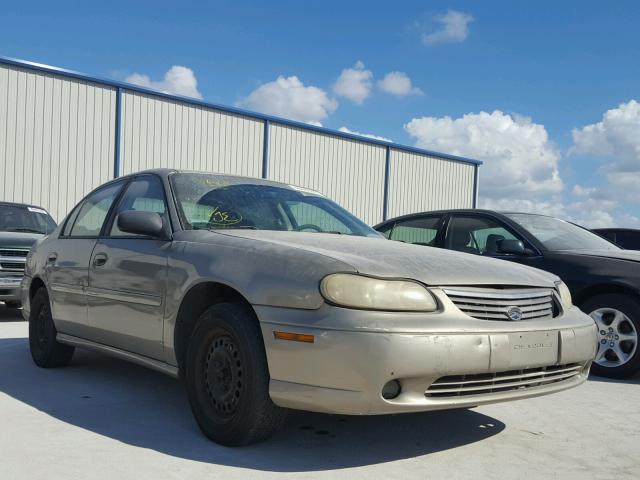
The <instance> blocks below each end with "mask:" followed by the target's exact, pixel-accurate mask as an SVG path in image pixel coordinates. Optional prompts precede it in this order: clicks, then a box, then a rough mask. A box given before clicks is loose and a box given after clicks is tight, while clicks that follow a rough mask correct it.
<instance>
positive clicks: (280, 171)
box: [269, 124, 386, 225]
mask: <svg viewBox="0 0 640 480" xmlns="http://www.w3.org/2000/svg"><path fill="white" fill-rule="evenodd" d="M385 156H386V149H385V148H384V147H382V146H379V145H371V144H367V143H365V142H358V141H356V140H348V139H344V138H337V137H333V136H330V135H323V134H319V133H316V132H309V131H305V130H302V129H299V128H294V127H291V126H287V125H277V124H275V125H271V128H270V134H269V178H270V179H272V180H277V181H279V182H286V183H293V184H295V185H300V186H304V187H308V188H311V189H313V190H317V191H319V192H320V193H322V194H324V195H326V196H327V197H329V198H331V199H332V200H334V201H336V202H337V203H339V204H340V205H342V206H343V207H344V208H346V209H347V210H349V211H350V212H352V213H353V214H355V215H356V216H358V217H359V218H361V219H362V220H364V221H365V222H367V223H369V224H372V225H373V224H375V223H377V222H379V221H381V220H382V205H383V198H384V171H385Z"/></svg>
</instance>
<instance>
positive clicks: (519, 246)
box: [498, 239, 527, 255]
mask: <svg viewBox="0 0 640 480" xmlns="http://www.w3.org/2000/svg"><path fill="white" fill-rule="evenodd" d="M498 253H504V254H507V255H526V254H527V250H526V249H525V248H524V243H522V240H511V239H509V240H507V239H503V240H498Z"/></svg>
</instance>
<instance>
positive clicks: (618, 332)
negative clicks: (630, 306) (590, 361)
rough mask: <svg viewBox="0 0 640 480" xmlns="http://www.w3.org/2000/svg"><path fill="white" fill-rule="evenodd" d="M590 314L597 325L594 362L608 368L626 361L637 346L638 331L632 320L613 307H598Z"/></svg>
mask: <svg viewBox="0 0 640 480" xmlns="http://www.w3.org/2000/svg"><path fill="white" fill-rule="evenodd" d="M590 316H591V318H593V319H594V320H595V321H596V324H597V326H598V353H597V354H596V358H595V362H596V363H597V364H598V365H600V366H602V367H609V368H612V367H619V366H621V365H624V364H625V363H627V362H628V361H629V360H630V359H631V358H632V357H633V355H634V354H635V353H636V349H637V348H638V331H637V330H636V327H635V325H634V324H633V322H632V321H631V320H630V319H629V317H628V316H627V315H625V314H624V313H623V312H621V311H619V310H616V309H615V308H598V309H596V310H594V311H593V312H591V314H590Z"/></svg>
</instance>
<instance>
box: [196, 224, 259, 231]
mask: <svg viewBox="0 0 640 480" xmlns="http://www.w3.org/2000/svg"><path fill="white" fill-rule="evenodd" d="M207 230H258V227H254V226H253V225H232V226H229V227H222V226H216V227H207Z"/></svg>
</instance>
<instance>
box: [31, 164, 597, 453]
mask: <svg viewBox="0 0 640 480" xmlns="http://www.w3.org/2000/svg"><path fill="white" fill-rule="evenodd" d="M22 286H23V293H22V301H23V304H24V315H25V316H26V317H27V318H28V320H29V322H30V324H29V333H30V345H31V352H32V356H33V359H34V361H35V362H36V364H38V365H40V366H42V367H58V366H63V365H66V364H68V363H69V362H70V361H71V359H72V355H73V352H74V348H76V347H78V348H88V349H93V350H96V351H100V352H104V353H106V354H110V355H115V356H117V357H120V358H124V359H126V360H129V361H132V362H137V363H140V364H143V365H146V366H148V367H150V368H154V369H157V370H160V371H163V372H165V373H168V374H170V375H173V376H176V377H181V378H183V379H184V381H185V384H186V389H187V393H188V396H189V400H190V403H191V407H192V410H193V413H194V416H195V418H196V420H197V422H198V425H199V426H200V428H201V429H202V431H203V432H204V433H205V434H206V435H207V436H208V437H209V438H211V439H213V440H215V441H217V442H220V443H223V444H225V445H244V444H248V443H251V442H255V441H259V440H262V439H264V438H266V437H268V436H269V435H271V434H272V433H273V432H274V431H275V430H276V428H277V427H278V425H279V424H280V423H281V422H282V421H283V419H284V415H285V412H286V409H288V408H291V409H303V410H311V411H317V412H331V413H342V414H353V415H369V414H387V413H400V412H417V411H424V410H437V409H446V408H458V407H468V406H475V405H480V404H486V403H493V402H501V401H506V400H513V399H520V398H525V397H531V396H535V395H543V394H547V393H552V392H556V391H559V390H563V389H567V388H570V387H575V386H577V385H579V384H580V383H582V382H584V381H585V379H586V378H587V375H588V372H589V367H590V365H591V362H592V360H593V357H594V353H595V349H596V327H595V324H594V321H593V320H592V319H591V318H589V317H588V316H586V315H584V314H583V313H582V312H580V311H579V310H578V309H577V308H576V307H574V306H573V305H572V302H571V296H570V294H569V292H568V290H567V288H566V286H565V285H564V284H563V283H562V282H561V281H560V279H558V278H557V277H555V276H554V275H551V274H548V273H545V272H542V271H540V270H536V269H533V268H528V267H524V266H521V265H516V264H510V263H507V262H502V261H499V260H492V259H485V258H478V257H476V256H472V255H467V254H463V253H458V252H451V251H446V250H440V249H435V248H425V247H420V246H413V245H406V244H402V243H398V242H389V241H387V240H385V239H384V238H383V237H381V236H380V235H379V234H378V233H377V232H375V231H374V230H372V229H371V228H369V227H368V226H366V225H365V224H364V223H363V222H361V221H360V220H358V219H357V218H355V217H354V216H352V215H351V214H349V213H348V212H346V211H345V210H344V209H342V208H341V207H339V206H338V205H336V204H335V203H333V202H332V201H330V200H328V199H327V198H325V197H323V196H322V195H319V194H318V193H316V192H312V191H309V190H306V189H301V188H299V187H295V186H290V185H285V184H279V183H275V182H268V181H264V180H258V179H250V178H242V177H229V176H220V175H210V174H201V173H190V172H177V171H173V170H154V171H148V172H142V173H139V174H135V175H131V176H128V177H123V178H120V179H117V180H114V181H112V182H110V183H108V184H106V185H103V186H102V187H100V188H98V189H96V190H95V191H94V192H92V193H90V194H89V195H88V196H87V197H86V198H85V199H84V200H82V202H80V204H79V205H78V206H77V207H76V208H74V209H73V210H72V211H71V213H70V214H69V215H68V217H67V218H66V219H65V220H64V221H63V222H62V223H61V225H60V226H59V227H58V229H57V230H56V231H54V232H53V233H52V234H51V235H49V236H48V237H47V238H46V239H45V240H43V241H41V242H39V243H38V244H37V245H36V246H35V247H34V249H33V250H32V252H31V254H30V255H29V257H28V259H27V268H26V276H25V280H24V282H23V285H22Z"/></svg>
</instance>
